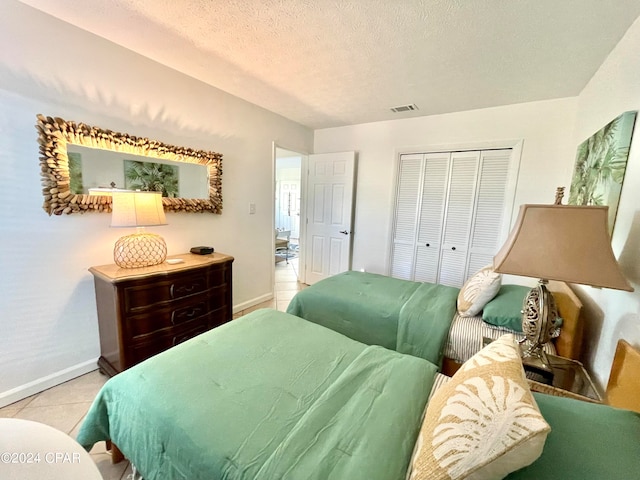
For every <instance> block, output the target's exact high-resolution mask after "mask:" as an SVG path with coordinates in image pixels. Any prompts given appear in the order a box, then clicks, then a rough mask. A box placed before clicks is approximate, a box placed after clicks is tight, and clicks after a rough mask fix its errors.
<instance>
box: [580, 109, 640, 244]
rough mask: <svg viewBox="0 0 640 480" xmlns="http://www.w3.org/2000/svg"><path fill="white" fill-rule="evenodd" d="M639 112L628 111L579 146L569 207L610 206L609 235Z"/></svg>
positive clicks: (616, 209)
mask: <svg viewBox="0 0 640 480" xmlns="http://www.w3.org/2000/svg"><path fill="white" fill-rule="evenodd" d="M636 113H637V112H625V113H623V114H622V115H620V116H619V117H617V118H616V119H614V120H612V121H611V122H609V123H608V124H607V125H605V126H604V127H603V128H601V129H600V130H598V131H597V132H596V133H594V134H593V135H591V136H590V137H589V138H587V139H586V140H585V141H584V142H582V143H581V144H580V145H579V146H578V152H577V154H576V164H575V167H574V171H573V178H572V180H571V191H570V193H569V205H607V206H609V234H610V235H611V234H612V233H613V227H614V225H615V221H616V214H617V212H618V202H619V201H620V193H621V192H622V182H623V180H624V173H625V170H626V168H627V159H628V158H629V148H630V146H631V136H632V135H633V126H634V124H635V120H636Z"/></svg>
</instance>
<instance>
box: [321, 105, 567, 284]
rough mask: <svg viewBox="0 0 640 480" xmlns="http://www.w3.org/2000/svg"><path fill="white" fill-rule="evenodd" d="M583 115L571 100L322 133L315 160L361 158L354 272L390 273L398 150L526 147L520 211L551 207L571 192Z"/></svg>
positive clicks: (518, 200) (518, 194)
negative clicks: (331, 155)
mask: <svg viewBox="0 0 640 480" xmlns="http://www.w3.org/2000/svg"><path fill="white" fill-rule="evenodd" d="M575 108H576V99H575V98H568V99H559V100H552V101H545V102H534V103H526V104H518V105H509V106H505V107H497V108H488V109H483V110H474V111H468V112H459V113H452V114H447V115H435V116H430V117H418V118H411V119H405V120H394V121H387V122H376V123H368V124H361V125H352V126H347V127H339V128H329V129H324V130H318V131H316V132H315V139H314V152H315V153H328V152H339V151H345V150H355V151H356V152H357V159H358V160H357V161H358V166H357V172H358V174H357V175H358V177H357V185H356V192H357V193H356V207H355V208H356V212H355V224H354V251H353V269H354V270H359V269H361V268H364V269H366V270H367V271H369V272H374V273H383V274H385V273H387V269H388V262H389V249H390V235H391V234H390V229H391V218H392V208H393V195H394V188H395V185H394V181H395V174H396V171H395V170H396V166H397V151H398V150H401V149H405V148H409V147H434V146H442V145H446V146H460V145H466V146H469V145H479V146H483V145H485V144H486V143H487V142H501V141H511V140H524V144H523V150H522V159H521V164H520V172H519V177H518V185H517V190H516V198H515V206H516V207H517V206H518V205H520V204H522V203H550V202H552V201H553V199H554V196H555V189H556V187H557V186H562V185H566V186H567V188H568V187H569V183H567V176H569V180H570V174H569V172H570V169H571V167H572V164H573V158H574V148H573V143H572V140H573V123H574V117H575ZM516 215H517V208H514V213H513V218H514V219H515V216H516Z"/></svg>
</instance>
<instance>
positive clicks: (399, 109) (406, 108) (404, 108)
mask: <svg viewBox="0 0 640 480" xmlns="http://www.w3.org/2000/svg"><path fill="white" fill-rule="evenodd" d="M414 110H418V106H417V105H416V104H415V103H412V104H411V105H400V106H398V107H391V111H392V112H395V113H400V112H413V111H414Z"/></svg>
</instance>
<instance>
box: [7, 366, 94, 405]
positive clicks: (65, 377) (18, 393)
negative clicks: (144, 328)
mask: <svg viewBox="0 0 640 480" xmlns="http://www.w3.org/2000/svg"><path fill="white" fill-rule="evenodd" d="M97 361H98V359H97V358H94V359H92V360H88V361H86V362H83V363H80V364H78V365H74V366H73V367H69V368H65V369H64V370H60V371H59V372H55V373H52V374H51V375H47V376H46V377H41V378H38V379H37V380H34V381H32V382H29V383H26V384H24V385H20V386H19V387H16V388H12V389H11V390H8V391H6V392H2V393H0V408H2V407H6V406H7V405H11V404H12V403H15V402H17V401H19V400H22V399H23V398H27V397H30V396H31V395H35V394H36V393H40V392H42V391H44V390H46V389H48V388H51V387H55V386H56V385H60V384H61V383H64V382H67V381H69V380H72V379H74V378H76V377H79V376H80V375H84V374H85V373H89V372H92V371H94V370H96V369H97V368H98V365H97Z"/></svg>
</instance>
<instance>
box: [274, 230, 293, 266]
mask: <svg viewBox="0 0 640 480" xmlns="http://www.w3.org/2000/svg"><path fill="white" fill-rule="evenodd" d="M275 235H276V263H278V261H279V260H278V259H281V258H282V256H284V259H285V261H286V262H287V263H289V241H290V240H291V230H278V229H276V230H275Z"/></svg>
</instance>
